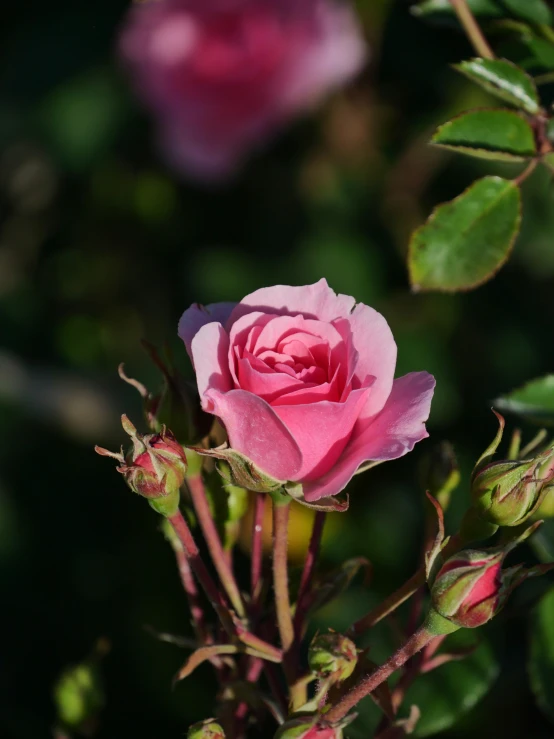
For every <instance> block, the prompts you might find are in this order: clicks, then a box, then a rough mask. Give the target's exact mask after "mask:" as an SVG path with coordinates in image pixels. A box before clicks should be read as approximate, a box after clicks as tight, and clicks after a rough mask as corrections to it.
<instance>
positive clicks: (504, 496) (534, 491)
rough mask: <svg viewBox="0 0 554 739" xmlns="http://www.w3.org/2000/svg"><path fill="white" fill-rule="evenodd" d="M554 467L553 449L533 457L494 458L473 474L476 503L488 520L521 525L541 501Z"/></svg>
mask: <svg viewBox="0 0 554 739" xmlns="http://www.w3.org/2000/svg"><path fill="white" fill-rule="evenodd" d="M553 467H554V451H553V450H552V449H548V450H546V452H544V453H543V454H540V455H538V456H537V457H535V458H534V459H530V460H525V461H502V462H492V463H490V464H488V465H486V466H485V467H483V468H482V469H480V470H478V471H477V473H476V474H475V475H474V476H473V479H472V483H471V496H472V502H473V507H474V508H475V509H476V510H477V512H478V513H479V516H480V517H481V518H483V519H485V520H486V521H488V522H489V523H494V524H497V525H498V526H519V524H521V523H523V522H524V521H526V520H527V519H528V518H529V517H530V516H531V515H532V514H533V513H534V512H535V510H536V509H537V508H538V507H539V505H540V504H541V502H542V499H543V497H544V493H545V492H546V489H547V486H548V484H549V483H550V482H551V481H552V478H553V476H554V469H553Z"/></svg>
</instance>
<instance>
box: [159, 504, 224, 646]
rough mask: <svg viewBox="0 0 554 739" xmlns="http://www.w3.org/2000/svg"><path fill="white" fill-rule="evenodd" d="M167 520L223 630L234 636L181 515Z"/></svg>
mask: <svg viewBox="0 0 554 739" xmlns="http://www.w3.org/2000/svg"><path fill="white" fill-rule="evenodd" d="M167 520H168V521H169V523H170V524H171V525H172V527H173V530H174V531H175V533H176V534H177V536H178V538H179V541H180V542H181V544H182V545H183V550H184V552H185V554H186V556H187V557H188V561H189V563H190V566H191V568H192V571H193V572H194V574H195V575H196V577H197V578H198V582H199V583H200V585H201V586H202V589H203V590H204V592H205V593H206V595H207V596H208V599H209V601H210V603H211V604H212V606H213V607H214V609H215V611H216V613H217V614H218V616H219V618H220V620H221V624H222V626H223V628H224V629H225V631H226V632H227V633H228V634H230V635H231V636H234V634H235V628H234V626H233V622H232V619H231V617H230V615H229V612H228V609H227V604H226V603H225V598H224V597H223V595H222V594H221V593H220V591H219V590H218V588H217V585H216V584H215V582H214V581H213V579H212V576H211V575H210V573H209V572H208V570H207V569H206V565H205V564H204V562H203V561H202V558H201V557H200V551H199V550H198V547H197V546H196V542H195V541H194V538H193V536H192V533H191V531H190V529H189V526H188V524H187V522H186V521H185V519H184V518H183V514H182V513H181V511H177V513H175V514H174V515H173V516H168V518H167Z"/></svg>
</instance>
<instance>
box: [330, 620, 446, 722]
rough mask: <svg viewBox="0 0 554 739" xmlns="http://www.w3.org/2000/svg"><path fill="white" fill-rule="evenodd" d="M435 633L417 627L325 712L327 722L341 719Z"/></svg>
mask: <svg viewBox="0 0 554 739" xmlns="http://www.w3.org/2000/svg"><path fill="white" fill-rule="evenodd" d="M434 636H435V635H434V634H432V633H431V632H430V631H429V630H428V629H427V628H426V626H425V625H424V626H422V627H421V628H420V629H418V630H417V631H416V632H415V633H414V634H412V636H410V637H409V639H408V640H407V641H406V642H405V644H404V645H403V646H401V647H400V649H398V650H397V651H396V652H395V653H394V654H393V655H392V656H391V657H389V659H388V660H387V661H386V662H385V663H384V664H382V665H381V666H380V667H377V668H376V669H375V670H374V671H373V672H371V673H369V675H366V676H365V677H364V678H362V679H361V680H360V681H359V682H358V683H357V684H356V685H355V686H354V687H353V688H352V689H351V690H349V691H348V693H347V694H346V695H345V696H344V697H343V698H342V699H341V700H340V701H339V702H338V703H337V704H336V705H335V706H333V707H332V708H331V710H330V711H329V712H328V713H326V714H325V721H326V722H328V723H329V724H335V723H338V722H339V721H341V720H342V719H343V718H344V717H345V716H346V714H347V713H349V711H351V710H352V708H354V706H356V705H357V704H358V703H359V702H360V701H361V700H362V698H365V697H366V696H367V695H369V694H370V693H373V691H374V690H375V689H376V688H378V687H379V685H381V683H384V682H385V680H387V678H388V677H390V675H392V674H393V672H396V670H398V669H399V668H400V667H402V665H404V664H405V663H406V662H407V661H408V660H409V659H410V658H411V657H413V656H414V655H415V654H417V653H418V652H419V651H420V650H421V649H423V647H425V645H426V644H428V643H429V642H430V641H431V639H433V637H434Z"/></svg>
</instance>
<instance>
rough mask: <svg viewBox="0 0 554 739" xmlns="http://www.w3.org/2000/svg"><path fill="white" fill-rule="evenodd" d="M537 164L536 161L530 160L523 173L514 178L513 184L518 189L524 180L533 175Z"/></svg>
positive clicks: (537, 161)
mask: <svg viewBox="0 0 554 739" xmlns="http://www.w3.org/2000/svg"><path fill="white" fill-rule="evenodd" d="M538 163H539V160H538V159H532V160H531V161H530V162H529V164H528V165H527V167H525V169H524V170H523V172H520V174H518V176H517V177H515V178H514V184H516V185H517V186H518V187H519V186H520V185H522V184H523V183H524V182H525V180H526V179H527V178H528V177H529V176H530V175H532V174H533V172H534V171H535V169H536V168H537V165H538Z"/></svg>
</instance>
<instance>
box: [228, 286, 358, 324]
mask: <svg viewBox="0 0 554 739" xmlns="http://www.w3.org/2000/svg"><path fill="white" fill-rule="evenodd" d="M355 304H356V301H355V300H354V298H351V297H350V296H348V295H337V294H336V293H335V292H334V290H331V288H330V287H329V285H328V284H327V280H326V279H325V278H322V279H321V280H320V281H319V282H316V283H315V284H313V285H302V286H299V287H291V286H290V285H275V286H274V287H263V288H261V290H256V292H253V293H251V294H250V295H247V296H246V297H245V298H243V299H242V300H241V301H240V303H239V304H238V305H237V307H236V308H235V309H234V310H233V312H232V313H231V318H230V319H229V322H230V324H231V323H234V322H235V321H236V320H238V319H239V318H240V317H241V316H244V315H245V314H246V313H251V312H252V311H262V312H263V313H275V314H277V315H291V314H293V315H294V314H296V313H301V314H302V315H303V316H304V317H305V318H316V319H318V320H320V321H325V322H329V321H332V320H333V319H334V318H343V317H347V316H349V315H350V313H351V312H352V309H353V308H354V305H355Z"/></svg>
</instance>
